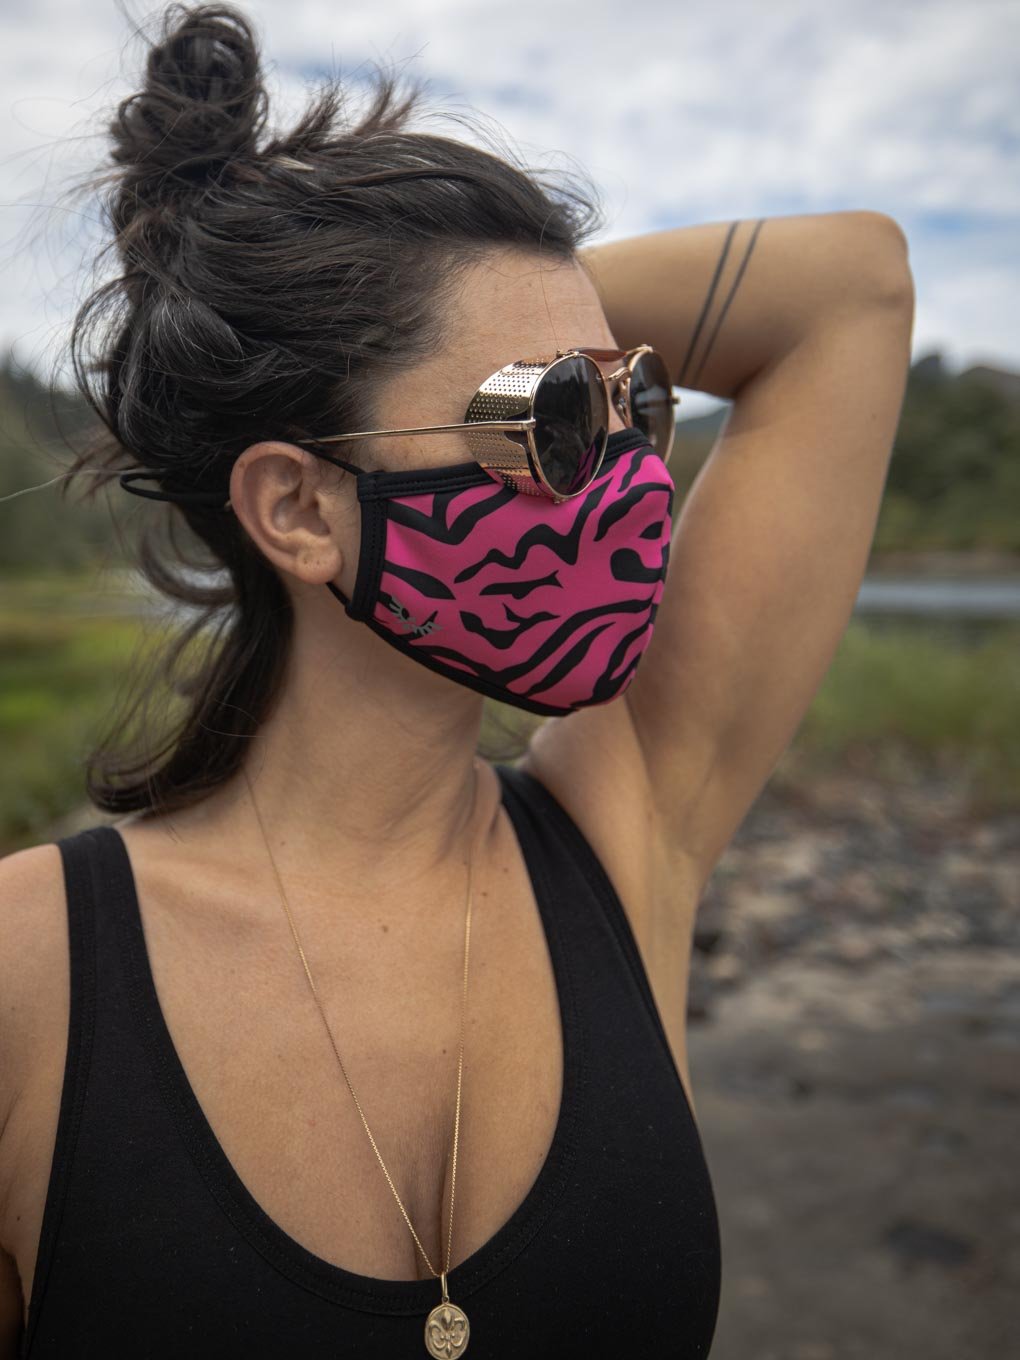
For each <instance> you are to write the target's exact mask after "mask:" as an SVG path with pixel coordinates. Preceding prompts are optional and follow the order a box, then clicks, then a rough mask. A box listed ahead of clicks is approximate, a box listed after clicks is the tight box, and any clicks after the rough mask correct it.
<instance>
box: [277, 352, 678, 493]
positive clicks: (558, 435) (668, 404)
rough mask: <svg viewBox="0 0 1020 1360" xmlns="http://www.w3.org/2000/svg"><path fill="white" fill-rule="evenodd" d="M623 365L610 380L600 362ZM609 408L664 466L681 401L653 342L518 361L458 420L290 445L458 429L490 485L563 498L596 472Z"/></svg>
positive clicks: (474, 399)
mask: <svg viewBox="0 0 1020 1360" xmlns="http://www.w3.org/2000/svg"><path fill="white" fill-rule="evenodd" d="M607 360H608V361H613V360H622V361H623V362H622V364H621V365H620V367H618V368H616V369H615V370H614V371H613V372H612V373H610V374H609V375H608V377H604V376H603V374H602V370H601V369H600V368H599V361H607ZM610 402H611V403H612V405H613V408H614V409H615V410H616V411H617V412H618V414H619V416H620V419H621V420H623V421H624V422H625V424H627V425H629V426H634V427H636V428H637V429H639V430H640V431H641V433H642V434H643V435H644V437H645V438H646V439H647V440H648V442H649V443H650V444H651V445H652V447H653V448H654V449H655V451H656V453H657V454H658V455H659V457H660V458H661V459H662V461H663V462H664V463H665V462H668V461H669V455H670V452H671V451H672V448H673V436H674V434H675V432H676V410H675V408H676V407H677V406H678V405H679V404H680V398H679V397H677V396H674V395H673V384H672V382H671V381H670V377H669V371H668V369H667V368H666V364H665V362H664V360H663V358H662V355H661V354H659V352H658V351H657V350H655V349H653V348H652V346H651V345H638V346H637V347H636V348H635V349H631V350H622V349H571V350H557V351H556V357H555V358H554V359H552V360H546V359H517V360H515V361H514V362H513V363H510V364H505V365H504V366H503V367H502V368H501V369H500V370H499V371H498V372H497V373H493V374H492V376H491V377H489V378H486V380H485V382H483V383H482V385H481V387H479V389H478V391H477V392H476V393H475V395H474V396H473V397H472V398H471V400H470V402H469V403H468V408H467V411H466V412H465V413H464V420H465V422H466V423H465V424H461V425H423V426H418V427H417V428H414V429H405V430H362V431H360V432H359V433H357V434H334V435H325V436H323V437H322V438H321V439H295V440H291V441H290V442H291V443H295V444H339V443H341V442H342V441H343V440H345V439H366V438H369V437H371V438H379V437H381V436H384V435H395V434H432V433H437V434H438V433H439V432H440V431H443V432H447V431H453V430H463V431H464V432H465V438H466V440H467V444H468V447H469V449H470V451H471V454H472V457H473V458H474V459H475V461H476V462H477V463H478V464H479V465H480V466H481V467H483V468H484V469H485V470H486V472H488V473H489V475H490V476H491V477H492V478H493V480H494V481H497V482H505V483H508V484H509V485H511V486H512V487H513V488H514V489H515V490H517V491H522V492H524V493H525V494H526V495H533V496H534V495H538V496H548V497H551V498H552V499H553V500H555V501H564V500H568V499H570V497H572V496H577V495H580V493H581V492H582V491H584V489H585V488H586V487H587V486H589V485H590V484H591V482H592V481H593V480H594V479H595V477H596V476H597V475H598V471H599V468H600V467H601V465H602V460H603V458H604V457H605V452H606V445H607V443H608V441H609V408H610Z"/></svg>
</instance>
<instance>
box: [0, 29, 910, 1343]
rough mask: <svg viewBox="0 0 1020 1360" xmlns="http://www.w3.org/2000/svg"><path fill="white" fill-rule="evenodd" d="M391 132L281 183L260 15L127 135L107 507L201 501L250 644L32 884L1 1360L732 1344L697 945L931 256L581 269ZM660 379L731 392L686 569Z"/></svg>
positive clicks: (91, 454)
mask: <svg viewBox="0 0 1020 1360" xmlns="http://www.w3.org/2000/svg"><path fill="white" fill-rule="evenodd" d="M392 93H393V92H392V87H391V84H390V82H388V81H383V83H382V86H381V89H380V91H379V94H378V97H377V99H376V102H375V104H374V106H373V108H372V109H371V110H370V111H369V112H368V113H367V114H366V115H365V116H364V117H363V118H362V120H361V121H360V122H359V123H358V125H357V126H354V127H347V128H338V127H337V118H336V115H337V107H338V100H339V99H340V97H341V96H340V95H339V92H338V91H337V90H336V88H335V87H330V88H327V89H326V90H325V91H324V92H323V93H322V94H321V96H320V98H319V100H318V102H317V103H316V105H315V106H314V108H313V109H312V110H311V111H309V112H308V113H307V114H306V116H305V117H304V118H303V119H302V120H301V122H300V123H299V125H298V126H297V127H296V128H295V129H294V130H293V131H292V132H290V133H288V134H286V135H283V136H279V137H277V138H275V139H272V140H268V141H264V142H263V141H262V140H261V133H262V130H263V124H264V120H265V96H264V91H263V88H262V85H261V83H260V75H259V54H258V50H257V42H256V38H255V36H254V34H253V33H252V31H251V29H250V27H249V25H248V23H247V21H246V20H245V18H244V17H243V16H242V15H241V14H239V13H238V12H237V11H236V10H234V9H232V8H230V7H222V6H220V7H210V6H202V7H198V8H194V9H183V8H181V7H177V6H175V7H172V8H171V9H170V10H168V11H167V14H166V16H165V26H164V31H163V33H162V36H161V37H160V39H159V41H158V42H156V43H154V44H153V46H152V48H151V50H150V53H149V58H148V70H147V79H146V84H145V87H144V89H143V90H141V91H140V92H139V93H138V94H137V95H135V96H133V97H132V98H131V99H129V100H125V101H124V102H123V104H121V105H120V107H119V108H118V110H117V113H116V116H115V117H114V118H113V120H112V122H111V131H112V134H113V159H114V161H115V163H116V168H115V170H114V171H112V172H110V174H109V176H108V178H109V180H110V183H111V186H112V188H111V193H110V197H109V200H108V203H109V218H110V223H111V228H112V236H111V246H113V247H115V249H116V250H117V252H118V256H119V258H120V260H121V263H122V266H123V268H122V273H121V276H120V277H119V279H117V280H115V281H114V282H112V283H111V284H109V285H106V286H105V287H104V288H103V289H101V290H99V291H98V292H97V293H96V294H95V295H94V296H93V298H91V299H90V300H89V303H88V304H87V305H86V306H85V307H84V308H83V310H82V313H81V314H80V315H79V318H78V320H77V324H76V328H75V332H74V339H73V348H74V355H75V360H76V370H77V372H78V375H79V379H80V381H81V384H82V388H83V390H85V391H87V392H88V393H90V395H91V396H92V398H93V400H94V404H95V406H96V409H97V411H98V413H99V414H100V416H101V417H102V420H103V422H104V427H105V431H106V437H105V441H104V442H103V443H102V444H101V445H96V446H94V447H90V448H89V449H87V450H86V451H85V452H84V453H83V454H82V456H81V458H80V460H79V464H78V465H77V468H76V470H81V471H85V470H86V467H92V468H94V467H96V466H99V467H101V468H103V469H106V470H107V471H108V473H109V476H110V477H114V476H120V477H122V478H123V480H122V481H121V483H120V485H121V486H122V487H123V489H124V490H127V491H137V492H140V493H141V494H142V495H143V496H144V495H146V494H148V495H149V496H150V497H151V496H155V497H156V498H157V499H165V500H169V501H171V502H174V505H173V507H172V508H171V509H169V510H167V511H165V512H164V511H157V510H156V508H155V507H154V506H151V505H144V504H139V505H138V506H137V508H138V509H139V510H140V511H143V512H144V513H145V514H146V515H149V514H157V513H160V514H162V513H166V514H167V515H169V516H171V517H172V518H171V520H170V522H169V524H168V526H167V527H168V529H169V533H168V535H167V537H166V541H159V540H158V536H157V534H156V530H155V528H153V530H152V531H151V533H150V535H149V537H148V538H146V540H145V541H144V543H143V548H142V561H143V565H144V566H145V568H146V570H147V572H148V574H149V576H150V579H152V580H153V581H154V582H155V583H156V584H157V585H159V586H161V587H162V588H163V589H164V590H165V591H166V592H167V593H168V594H170V595H171V596H172V597H173V598H175V599H178V600H182V601H185V602H190V603H192V604H198V605H200V606H202V608H200V610H199V613H198V616H197V619H196V621H195V623H194V624H193V625H192V628H191V631H190V632H189V633H188V634H186V635H185V644H187V643H188V642H189V641H191V642H195V644H196V646H197V645H198V638H197V633H196V630H197V629H198V628H200V627H201V626H202V625H205V624H207V623H209V622H210V621H212V622H214V623H217V622H218V625H219V631H214V632H213V634H212V642H211V643H210V642H209V635H208V633H206V632H203V634H202V637H203V638H205V639H206V642H205V644H204V649H202V650H200V652H199V655H198V657H197V659H196V658H195V656H194V655H193V653H194V651H195V647H192V648H191V651H190V652H189V651H188V649H187V646H186V645H182V649H181V650H179V651H177V652H174V651H171V652H170V653H168V654H167V655H166V656H165V657H162V658H161V659H160V663H159V664H160V666H161V668H162V676H161V679H162V680H163V681H167V680H169V681H170V682H171V684H172V688H173V694H174V696H175V698H176V699H177V700H178V701H182V702H180V703H179V704H178V708H177V710H175V713H174V716H173V721H172V722H171V723H170V725H169V727H168V728H167V729H166V730H167V731H169V733H170V735H169V736H167V735H165V732H161V731H159V730H154V729H153V726H152V725H153V724H154V723H158V721H159V719H160V717H161V710H160V708H159V705H160V704H161V703H162V704H163V705H164V707H165V704H166V699H165V689H163V690H156V691H153V695H154V696H158V697H152V698H151V699H150V695H149V691H148V690H146V689H144V687H142V686H138V687H137V688H136V690H135V693H134V695H133V696H132V707H131V708H130V711H129V712H120V711H119V710H118V730H117V732H116V733H115V734H114V736H115V738H116V740H112V739H111V741H108V742H107V743H105V744H104V745H103V747H102V748H101V749H100V751H98V752H97V753H96V754H95V756H94V757H93V759H92V761H91V762H90V765H89V771H88V788H89V793H90V796H91V798H92V800H93V801H94V803H95V804H96V806H97V808H98V809H100V810H101V811H103V812H105V813H108V814H113V816H114V817H115V819H116V820H113V821H112V823H110V822H108V823H106V824H103V825H100V826H97V827H93V828H91V829H89V830H88V831H85V832H80V833H78V834H77V835H73V836H68V837H65V838H63V839H62V840H60V841H58V842H56V843H51V844H44V845H39V846H36V847H32V848H30V849H27V850H23V851H21V852H19V853H17V854H14V855H10V856H8V857H7V858H6V859H4V860H3V861H2V863H0V904H2V908H0V995H2V996H3V997H4V998H5V1004H4V1006H3V1008H2V1010H0V1128H2V1134H0V1211H2V1212H0V1246H2V1248H3V1252H2V1254H0V1261H2V1262H3V1270H2V1271H0V1319H2V1322H3V1327H2V1328H0V1331H2V1334H3V1337H4V1341H3V1346H2V1347H0V1353H2V1354H3V1355H9V1356H15V1355H21V1356H31V1357H32V1360H43V1358H44V1357H50V1356H58V1355H59V1356H69V1355H74V1356H76V1357H84V1356H99V1355H102V1356H119V1355H131V1356H135V1357H136V1356H140V1355H146V1356H153V1357H156V1356H171V1355H173V1356H175V1357H176V1356H181V1355H187V1356H195V1357H203V1356H213V1355H215V1356H217V1357H224V1356H234V1355H237V1356H240V1355H244V1356H248V1357H250V1356H253V1355H266V1356H282V1355H288V1356H290V1355H294V1354H299V1355H301V1356H303V1357H311V1356H313V1355H323V1356H325V1355H335V1354H337V1353H343V1354H346V1353H351V1354H354V1353H357V1354H358V1355H362V1356H397V1355H410V1354H414V1353H416V1351H417V1350H418V1348H422V1347H423V1348H424V1350H425V1352H426V1353H428V1354H432V1355H444V1356H450V1355H459V1354H463V1353H466V1351H467V1350H468V1349H469V1348H471V1347H473V1348H474V1352H475V1353H476V1354H477V1355H479V1356H483V1355H484V1356H486V1357H497V1356H503V1355H511V1354H514V1355H516V1354H519V1353H521V1352H524V1353H528V1354H532V1355H541V1356H546V1355H548V1356H552V1355H554V1354H555V1355H564V1354H567V1355H571V1354H582V1353H583V1354H594V1355H601V1354H620V1353H628V1354H629V1353H631V1351H632V1350H634V1349H637V1348H640V1350H641V1352H642V1353H645V1354H650V1355H655V1356H666V1355H675V1356H683V1357H685V1358H686V1360H693V1357H699V1356H705V1355H707V1354H708V1352H709V1347H710V1344H711V1339H712V1335H713V1331H714V1328H715V1322H716V1315H717V1308H718V1301H719V1284H720V1255H719V1237H718V1223H717V1219H716V1215H715V1203H714V1200H713V1196H712V1186H711V1182H710V1179H709V1174H708V1168H707V1165H706V1163H705V1160H704V1156H703V1150H702V1146H701V1142H700V1138H699V1134H698V1129H697V1125H696V1123H695V1110H694V1102H693V1096H692V1092H691V1083H690V1076H689V1071H688V1066H687V1059H686V1051H685V1033H684V1021H685V1006H686V987H687V976H688V969H689V962H690V950H691V935H692V928H693V921H694V916H695V910H696V906H697V902H698V899H699V897H700V895H701V892H702V889H703V888H704V885H705V883H706V880H707V879H708V877H709V875H710V874H711V872H712V869H713V866H714V865H715V864H716V862H717V860H718V858H719V856H720V855H721V853H722V851H723V850H724V849H725V847H726V845H727V843H728V842H729V841H730V839H731V838H732V836H733V834H734V832H735V830H736V828H737V827H738V826H739V824H740V822H741V821H742V819H743V817H744V815H745V813H746V811H747V809H748V808H749V806H750V805H751V803H752V802H753V800H754V798H755V797H756V795H757V794H758V792H759V791H760V789H761V788H762V786H763V784H764V782H765V781H766V779H767V778H768V776H769V774H770V772H771V770H772V768H773V767H774V765H775V764H776V762H777V760H778V759H779V757H780V755H781V754H782V752H783V751H784V749H785V748H786V747H787V745H788V744H789V742H790V740H791V738H792V736H793V734H794V732H795V730H796V728H797V726H798V724H799V722H800V720H801V718H802V717H803V715H804V713H805V711H806V709H807V707H808V705H809V703H810V701H811V699H812V696H813V695H814V693H815V691H816V689H817V687H818V685H819V683H820V681H821V679H822V677H823V675H824V673H825V671H826V669H827V667H828V665H829V663H830V661H831V658H832V656H833V653H834V651H835V649H836V646H837V644H838V642H839V640H840V637H841V635H842V633H843V631H844V628H845V626H846V624H847V621H848V619H849V617H850V614H851V610H852V607H853V604H854V600H855V597H856V593H857V589H858V585H859V582H860V580H861V577H862V574H863V571H864V567H865V563H866V559H867V556H868V551H869V547H870V544H871V539H872V534H873V530H874V526H875V521H876V516H877V512H878V507H879V503H880V498H881V494H882V488H883V484H884V479H885V473H886V468H887V463H888V458H889V453H890V449H891V446H892V440H893V435H894V431H895V427H896V423H897V419H898V414H899V409H900V403H901V399H902V395H903V390H904V384H905V378H906V372H907V367H908V363H909V343H910V332H911V325H912V309H913V296H912V285H911V276H910V270H909V267H908V262H907V255H906V249H905V242H904V238H903V235H902V233H901V232H900V230H899V228H898V227H897V225H896V224H895V223H894V222H892V221H891V220H890V219H889V218H887V217H885V216H883V215H882V214H879V213H873V212H863V211H862V212H844V213H835V214H822V215H818V216H808V217H788V218H779V219H769V220H767V221H764V222H763V221H758V222H756V223H753V224H752V223H748V222H736V223H729V224H727V223H712V224H707V225H702V226H696V227H685V228H678V229H675V230H672V231H664V232H658V233H653V234H650V235H646V236H641V237H638V238H634V239H630V240H625V241H619V242H614V243H612V244H603V245H598V246H590V245H589V246H583V245H582V243H583V241H584V239H585V237H586V235H587V233H588V232H590V230H591V229H592V226H593V224H595V223H596V222H597V215H596V214H595V212H594V211H593V209H592V207H591V204H590V203H589V202H588V201H587V200H586V199H585V197H584V195H583V194H582V193H579V192H575V191H573V190H570V191H567V192H556V191H555V190H554V189H552V188H550V187H547V186H544V185H542V184H541V183H540V182H539V178H538V177H537V176H535V175H533V174H529V173H527V172H526V171H525V170H523V169H521V168H518V167H517V166H515V165H513V164H512V163H511V162H510V161H508V160H506V159H502V158H500V157H497V156H495V155H492V154H490V153H488V152H486V151H483V150H481V149H478V148H476V147H472V146H469V145H467V144H462V143H460V142H457V141H453V140H450V139H446V138H442V137H436V136H433V135H430V134H423V133H419V132H411V131H409V130H407V129H406V127H405V126H404V124H405V122H406V120H407V117H408V114H409V111H410V109H411V107H412V105H413V103H414V98H413V97H412V98H410V99H408V100H407V101H405V102H404V103H402V104H397V103H394V101H393V98H392ZM111 310H112V313H113V317H114V325H113V326H112V327H111V328H110V334H109V336H108V337H107V338H106V339H105V340H103V341H102V342H101V344H100V346H99V350H98V358H97V360H94V361H87V360H86V359H85V358H84V357H83V354H84V339H85V337H86V335H87V334H89V333H90V326H92V325H93V323H96V322H98V321H99V320H100V319H102V318H104V317H105V316H106V315H107V313H108V312H110V311H111ZM96 375H98V378H97V377H96ZM673 384H676V385H687V386H691V387H694V386H697V387H699V388H701V389H702V390H704V391H706V392H710V393H714V394H716V395H718V396H720V397H724V398H728V399H731V400H732V401H733V403H734V405H733V408H732V411H731V414H730V418H729V421H728V423H727V425H726V428H725V432H724V434H723V435H722V436H721V438H720V439H719V441H718V443H717V445H716V447H715V448H714V449H713V451H712V454H711V456H710V457H709V459H708V460H707V462H706V463H705V465H704V466H703V468H702V469H701V471H700V473H699V475H698V477H697V478H696V480H695V482H694V485H693V486H692V487H691V489H690V491H689V493H688V494H687V496H686V499H685V503H684V505H683V507H682V513H679V514H678V515H677V516H676V521H675V527H674V522H673V511H674V510H675V509H677V510H679V506H674V492H675V484H674V482H673V480H672V477H671V475H670V472H669V454H670V451H671V446H672V436H673V399H672V395H671V386H672V385H673ZM529 421H530V422H532V423H530V424H529V423H528V422H529ZM472 425H475V426H477V427H478V428H477V429H471V428H470V427H471V426H472ZM425 427H429V428H428V432H424V431H425ZM435 427H439V428H438V429H437V428H435ZM449 427H453V428H449ZM408 431H411V433H408ZM394 432H396V433H394ZM337 436H345V437H342V438H340V437H337ZM346 436H356V437H352V438H347V437H346ZM147 477H148V479H149V482H150V484H149V485H148V488H147V489H146V478H147ZM185 525H186V526H187V529H188V533H184V534H182V532H181V531H182V529H183V528H184V526H185ZM189 534H190V537H189ZM196 544H197V545H198V546H199V547H200V548H201V553H200V554H198V555H197V556H196V551H195V548H196ZM196 561H198V562H199V563H200V564H202V565H205V566H206V567H211V568H212V569H214V570H219V571H223V570H225V571H226V573H227V576H228V579H229V584H228V586H227V587H223V586H221V585H216V584H215V583H214V584H213V585H211V586H210V585H208V584H205V583H203V584H202V585H200V586H196V585H195V584H194V579H193V572H192V575H190V576H188V579H187V580H185V579H184V574H183V573H182V570H181V569H182V568H193V567H194V566H195V564H196ZM667 563H668V583H667ZM175 568H177V573H176V574H175ZM338 604H339V605H341V606H342V609H341V608H338ZM224 606H225V607H227V611H226V619H225V622H224V615H223V614H221V613H220V612H219V610H220V609H221V608H222V607H224ZM486 696H488V697H492V698H495V699H497V700H500V701H502V702H503V703H505V704H507V705H508V706H509V707H510V708H513V709H515V710H517V711H519V712H520V714H521V715H522V720H523V715H524V714H533V715H535V719H534V720H533V727H532V729H531V735H530V739H529V740H528V741H527V747H526V753H525V754H524V756H523V758H522V759H520V760H518V761H516V762H511V761H504V762H498V763H496V764H493V763H492V762H491V761H489V760H487V759H485V758H483V757H482V756H480V755H479V754H478V749H477V748H478V740H479V734H480V725H481V719H482V710H483V701H484V698H485V697H486ZM129 718H130V719H131V720H132V721H133V723H134V728H135V730H134V735H133V741H132V742H128V741H127V740H126V737H125V733H126V732H127V730H128V729H129V728H130V727H131V725H132V723H131V722H129ZM419 1353H420V1352H419Z"/></svg>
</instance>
